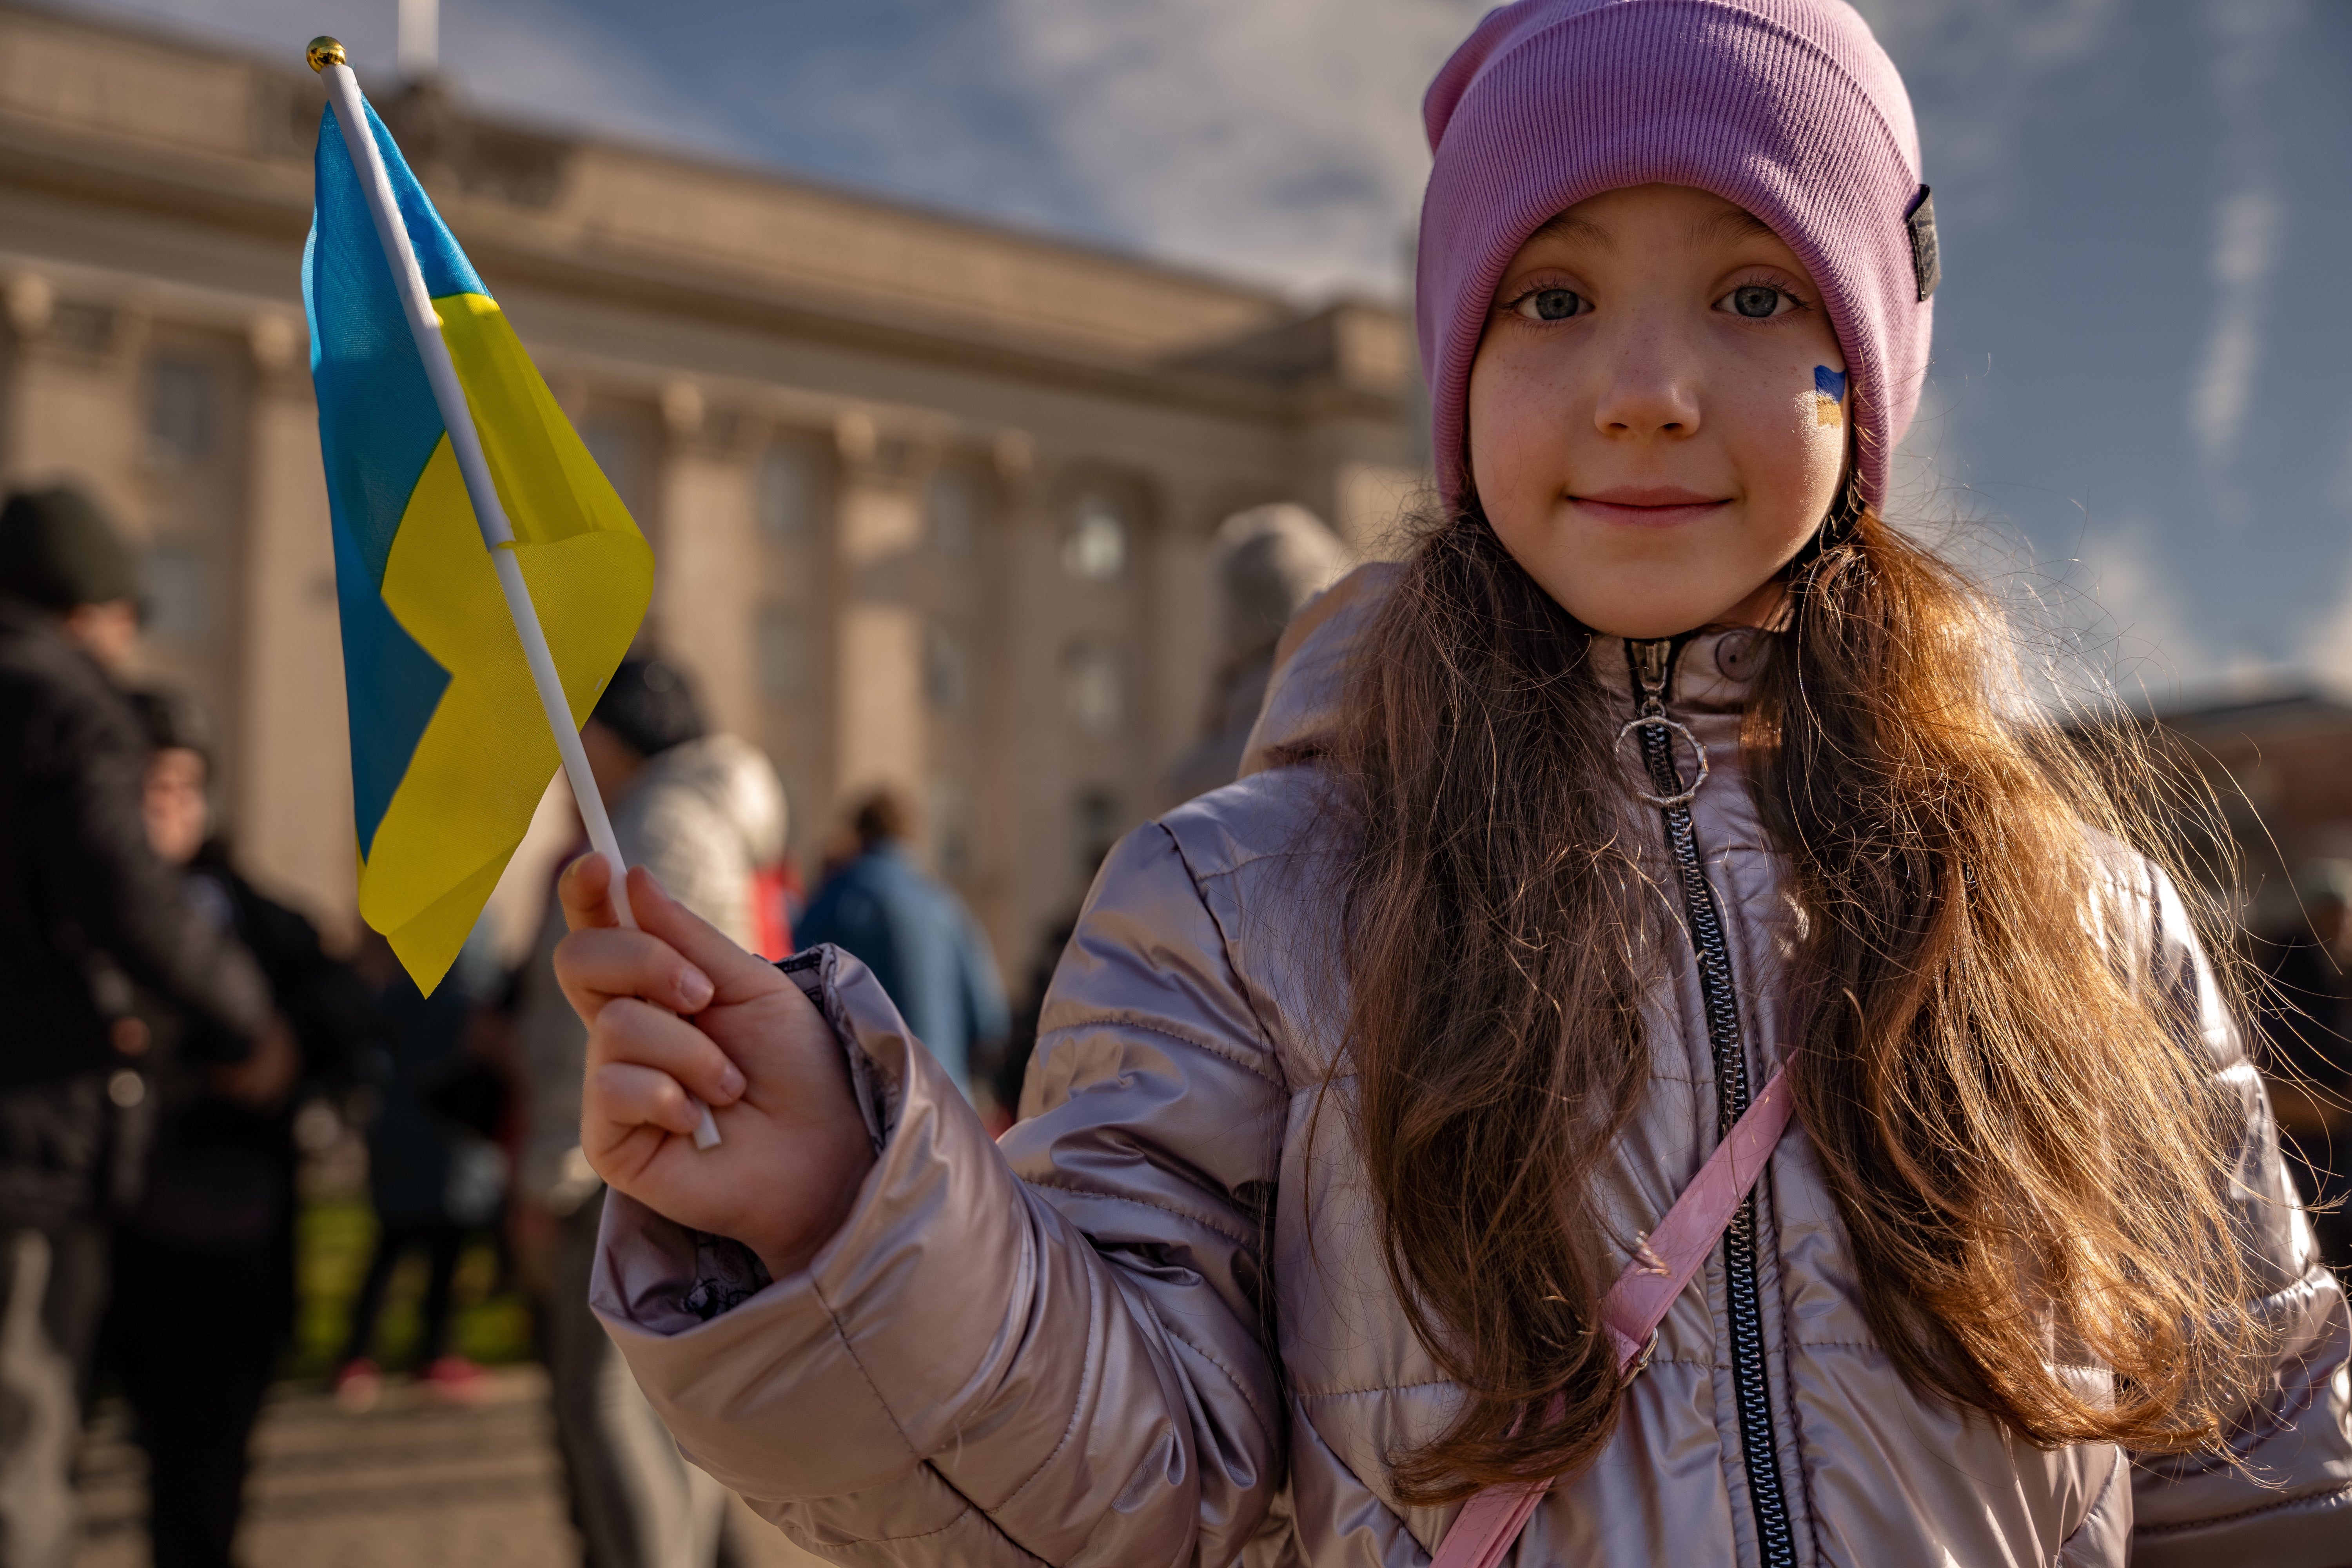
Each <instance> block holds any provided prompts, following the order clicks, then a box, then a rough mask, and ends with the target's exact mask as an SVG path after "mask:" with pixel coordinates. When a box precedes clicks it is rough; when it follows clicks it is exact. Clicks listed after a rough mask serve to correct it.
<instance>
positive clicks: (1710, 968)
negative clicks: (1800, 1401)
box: [1625, 637, 1797, 1568]
mask: <svg viewBox="0 0 2352 1568" xmlns="http://www.w3.org/2000/svg"><path fill="white" fill-rule="evenodd" d="M1688 640H1689V639H1688V638H1686V637H1675V638H1663V639H1660V640H1658V641H1655V642H1633V641H1631V640H1628V641H1627V643H1626V644H1625V653H1626V660H1627V662H1628V663H1629V664H1630V665H1631V666H1632V672H1633V690H1634V694H1635V696H1636V697H1637V698H1638V699H1639V700H1640V703H1641V708H1640V713H1639V717H1637V718H1636V720H1635V721H1634V722H1635V723H1636V724H1637V725H1639V726H1640V731H1639V732H1640V736H1641V742H1642V761H1643V764H1644V765H1645V766H1646V767H1647V768H1648V770H1649V774H1650V783H1651V786H1652V787H1653V788H1654V789H1655V790H1656V791H1657V792H1658V793H1657V796H1656V798H1657V799H1658V800H1659V801H1660V802H1661V804H1660V805H1659V816H1661V817H1662V818H1664V826H1665V837H1666V848H1667V852H1668V853H1669V854H1670V855H1671V856H1672V858H1673V859H1674V863H1675V870H1676V872H1677V873H1678V874H1679V875H1680V876H1681V878H1682V884H1683V902H1684V905H1685V908H1686V910H1687V911H1688V914H1689V926H1690V938H1691V948H1692V951H1693V952H1694V953H1695V954H1696V957H1697V960H1698V984H1699V996H1700V999H1701V1001H1702V1003H1703V1004H1704V1005H1705V1007H1706V1037H1707V1046H1708V1048H1709V1050H1710V1051H1711V1053H1712V1054H1713V1056H1714V1059H1715V1121H1716V1136H1717V1138H1718V1139H1721V1138H1727V1137H1729V1136H1730V1134H1731V1129H1732V1125H1733V1123H1735V1122H1737V1121H1738V1120H1739V1118H1740V1116H1741V1115H1742V1114H1743V1113H1744V1112H1745V1111H1746V1110H1748V1052H1747V1049H1746V1047H1745V1046H1744V1044H1743V1043H1742V1041H1741V1038H1740V1028H1739V998H1738V992H1737V991H1736V989H1735V988H1734V985H1733V982H1732V973H1731V949H1730V944H1729V943H1728V942H1727V941H1726V940H1725V937H1724V934H1723V914H1722V910H1721V909H1720V908H1719V907H1718V906H1717V903H1716V900H1715V888H1714V886H1713V885H1712V884H1711V883H1709V882H1708V881H1707V879H1706V868H1705V867H1704V866H1703V865H1702V864H1701V862H1700V860H1699V851H1698V837H1697V835H1696V833H1695V832H1694V831H1693V830H1692V826H1691V812H1690V796H1691V795H1693V794H1696V785H1695V784H1684V783H1683V781H1682V775H1681V773H1680V772H1679V771H1678V770H1677V768H1676V767H1675V754H1674V743H1675V736H1676V735H1677V734H1681V735H1684V736H1685V737H1689V735H1690V732H1689V731H1686V730H1684V729H1683V728H1682V727H1681V726H1680V725H1678V724H1675V722H1674V721H1672V720H1670V719H1668V718H1667V717H1666V689H1667V686H1668V684H1669V682H1670V681H1671V680H1672V679H1673V676H1674V665H1675V659H1676V658H1679V657H1680V655H1681V653H1682V650H1683V648H1684V647H1685V644H1686V643H1687V642H1688ZM1644 721H1648V722H1644ZM1690 739H1691V743H1692V745H1693V747H1694V748H1696V746H1697V741H1696V737H1690ZM1701 776H1702V778H1703V777H1704V774H1703V773H1702V775H1701ZM1723 1277H1724V1292H1723V1293H1724V1302H1725V1306H1726V1308H1727V1310H1728V1313H1729V1318H1730V1322H1729V1327H1730V1331H1731V1333H1730V1339H1731V1387H1732V1397H1733V1402H1734V1404H1735V1405H1737V1406H1738V1413H1739V1456H1740V1460H1741V1463H1742V1465H1743V1466H1744V1468H1746V1470H1747V1472H1748V1506H1749V1508H1750V1510H1752V1511H1753V1512H1754V1515H1755V1520H1756V1538H1757V1542H1758V1545H1759V1549H1760V1552H1761V1555H1762V1558H1763V1562H1764V1568H1796V1562H1797V1542H1796V1535H1795V1531H1793V1530H1792V1529H1791V1528H1790V1522H1789V1506H1788V1498H1787V1495H1786V1493H1785V1492H1784V1490H1783V1489H1782V1487H1781V1484H1780V1450H1779V1447H1778V1445H1777V1444H1776V1443H1775V1442H1774V1441H1773V1427H1772V1389H1771V1383H1770V1379H1769V1375H1768V1373H1767V1372H1766V1368H1765V1360H1764V1314H1763V1306H1762V1302H1761V1300H1760V1298H1759V1292H1758V1289H1757V1285H1756V1194H1754V1193H1752V1192H1751V1193H1749V1194H1748V1201H1747V1202H1746V1203H1743V1204H1741V1205H1739V1213H1738V1215H1737V1216H1736V1217H1735V1218H1734V1219H1733V1220H1732V1222H1731V1225H1730V1227H1729V1228H1728V1229H1727V1230H1726V1231H1725V1232H1724V1233H1723Z"/></svg>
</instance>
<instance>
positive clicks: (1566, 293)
mask: <svg viewBox="0 0 2352 1568" xmlns="http://www.w3.org/2000/svg"><path fill="white" fill-rule="evenodd" d="M1845 368H1846V365H1845V358H1844V356H1843V354H1841V353H1839V352H1838V345H1837V335H1836V333H1835V332H1833V331H1832V330H1831V327H1830V320H1829V315H1828V313H1827V312H1826V311H1824V310H1822V308H1821V294H1820V291H1819V290H1818V289H1815V288H1814V287H1813V280H1812V278H1811V275H1810V274H1808V273H1807V272H1806V270H1805V268H1803V266H1802V265H1801V264H1800V263H1799V262H1798V260H1797V258H1796V256H1795V254H1794V253H1793V252H1791V251H1790V249H1789V247H1787V246H1786V245H1784V244H1782V243H1781V242H1780V238H1779V237H1777V236H1776V235H1774V234H1773V233H1772V231H1771V230H1770V229H1769V228H1767V227H1766V226H1764V225H1763V224H1762V223H1761V222H1759V220H1758V219H1756V218H1755V217H1752V216H1749V215H1748V213H1747V212H1746V211H1744V210H1742V209H1741V208H1739V207H1737V206H1734V205H1732V204H1731V203H1729V202H1727V201H1725V200H1723V199H1722V198H1721V197H1719V196H1713V195H1707V194H1706V192H1704V191H1698V190H1693V189H1692V188H1690V187H1689V186H1687V185H1637V186H1633V187H1631V188H1629V189H1625V190H1617V191H1610V192H1607V193H1605V194H1604V195H1598V196H1594V197H1592V198H1591V200H1590V201H1583V202H1579V203H1578V204H1577V205H1574V206H1572V207H1570V209H1569V210H1568V211H1566V212H1564V213H1562V214H1561V215H1560V216H1558V217H1556V218H1554V219H1553V220H1552V221H1551V222H1550V223H1549V224H1547V225H1546V226H1544V227H1543V228H1542V229H1541V230H1540V231H1538V233H1537V235H1536V236H1535V237H1534V238H1532V239H1530V240H1528V243H1527V244H1526V245H1524V246H1522V247H1520V248H1519V253H1518V254H1517V256H1515V257H1513V258H1511V264H1510V266H1509V267H1508V268H1506V269H1505V271H1504V273H1503V281H1502V286H1501V287H1500V288H1499V289H1496V294H1495V307H1494V313H1493V315H1492V316H1491V317H1489V318H1488V321H1487V323H1486V337H1485V339H1484V340H1483V341H1482V342H1480V343H1479V345H1478V357H1477V359H1476V360H1475V362H1473V363H1472V365H1471V369H1470V471H1471V477H1472V479H1473V482H1475V484H1476V486H1477V489H1478V499H1479V500H1480V501H1481V502H1483V503H1484V505H1485V507H1486V518H1487V521H1489V522H1490V523H1491V524H1492V525H1493V527H1494V530H1495V532H1496V536H1497V537H1499V538H1500V539H1501V540H1502V542H1503V547H1504V548H1505V549H1507V550H1508V551H1509V552H1511V554H1512V555H1513V557H1514V558H1516V559H1517V561H1518V563H1519V564H1520V565H1522V566H1524V567H1526V568H1527V569H1528V574H1530V575H1532V576H1533V577H1534V578H1535V579H1536V581H1537V582H1538V583H1540V584H1543V587H1544V590H1545V592H1547V593H1549V595H1551V596H1552V597H1553V598H1555V599H1557V600H1558V601H1559V604H1560V605H1561V607H1562V608H1564V609H1565V610H1567V611H1568V613H1569V614H1570V615H1572V616H1575V617H1576V618H1577V619H1578V620H1580V621H1582V622H1583V623H1584V624H1585V625H1586V626H1591V627H1592V628H1593V629H1594V630H1596V631H1600V632H1604V633H1608V634H1611V635H1612V636H1617V637H1671V636H1673V635H1675V633H1677V632H1685V631H1690V630H1692V629H1694V628H1696V627H1698V626H1708V625H1716V624H1726V623H1731V624H1745V625H1757V624H1760V623H1762V622H1763V621H1765V620H1766V619H1768V618H1769V616H1771V614H1772V612H1773V611H1774V610H1775V609H1776V608H1777V607H1778V605H1779V604H1780V579H1779V574H1780V569H1781V568H1782V567H1784V566H1786V565H1787V564H1788V563H1789V561H1790V558H1791V557H1792V556H1794V555H1795V554H1796V553H1797V552H1798V551H1799V550H1800V549H1801V547H1802V546H1803V545H1804V543H1805V542H1806V540H1807V539H1809V538H1811V535H1812V532H1813V530H1814V528H1815V527H1816V526H1818V525H1819V524H1820V522H1821V521H1822V517H1823V516H1824V515H1826V514H1827V512H1828V510H1829V509H1830V504H1831V502H1832V500H1834V499H1835V497H1836V495H1837V489H1838V484H1839V481H1840V479H1841V478H1842V477H1843V472H1844V468H1845V461H1846V452H1847V437H1846V427H1847V420H1846V413H1847V405H1846V401H1845Z"/></svg>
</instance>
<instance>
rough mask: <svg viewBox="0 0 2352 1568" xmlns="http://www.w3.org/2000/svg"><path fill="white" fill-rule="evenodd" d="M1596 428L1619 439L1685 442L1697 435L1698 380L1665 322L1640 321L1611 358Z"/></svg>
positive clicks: (1596, 413)
mask: <svg viewBox="0 0 2352 1568" xmlns="http://www.w3.org/2000/svg"><path fill="white" fill-rule="evenodd" d="M1605 363H1606V366H1607V368H1606V370H1605V372H1604V374H1605V375H1606V377H1607V379H1606V381H1605V382H1604V383H1603V384H1602V385H1601V395H1600V397H1599V399H1598V400H1597V401H1596V402H1595V403H1594V405H1593V408H1592V424H1593V427H1594V428H1595V429H1597V430H1599V431H1600V432H1601V435H1603V436H1607V437H1613V438H1615V439H1617V440H1626V439H1633V440H1646V439H1655V438H1660V437H1664V438H1669V439H1682V438H1685V437H1691V436H1694V435H1696V434H1697V433H1698V426H1699V398H1698V384H1699V377H1698V374H1697V367H1696V364H1695V363H1694V362H1693V358H1692V356H1691V355H1690V354H1689V353H1685V345H1683V344H1682V343H1680V342H1677V340H1676V338H1675V333H1674V332H1673V331H1670V330H1668V329H1667V328H1666V327H1664V324H1663V323H1651V322H1639V323H1633V324H1631V325H1629V328H1628V330H1627V331H1625V333H1624V334H1623V335H1622V337H1621V338H1620V340H1619V342H1617V343H1616V344H1615V345H1614V347H1613V349H1612V352H1611V353H1609V354H1608V356H1607V358H1606V361H1605Z"/></svg>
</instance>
